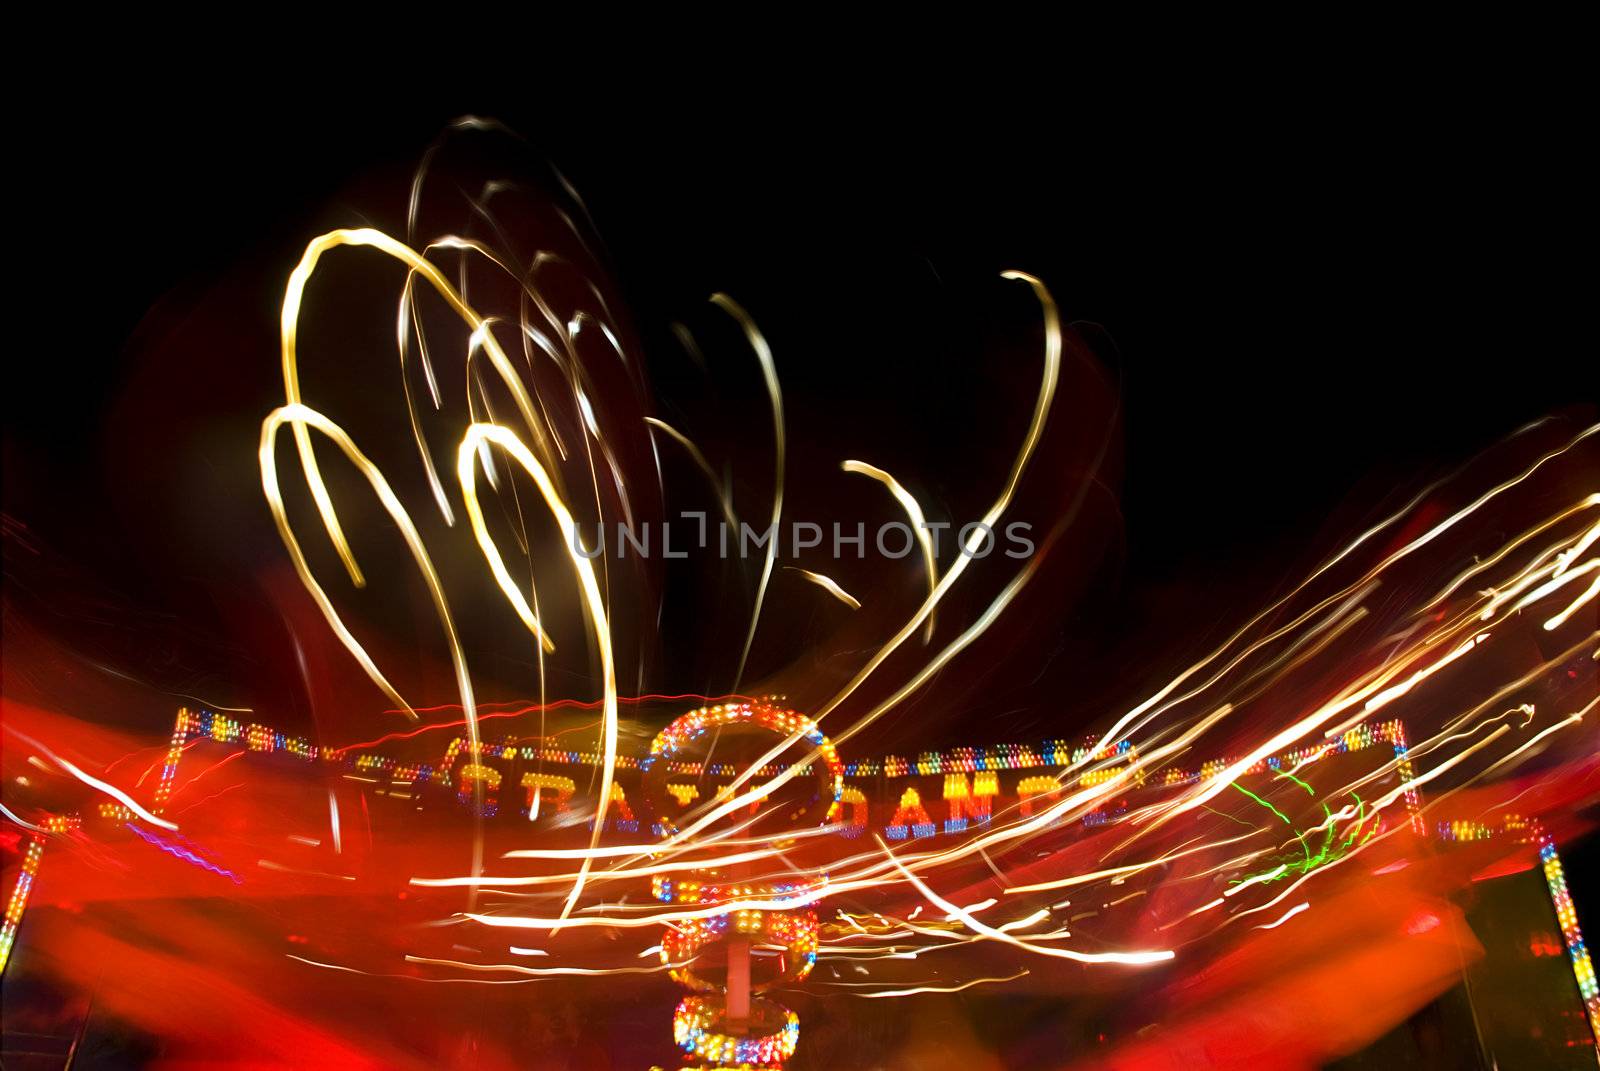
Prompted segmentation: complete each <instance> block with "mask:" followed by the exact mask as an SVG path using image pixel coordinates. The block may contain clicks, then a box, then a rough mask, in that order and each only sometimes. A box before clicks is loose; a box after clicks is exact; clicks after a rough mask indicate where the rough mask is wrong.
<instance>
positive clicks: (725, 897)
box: [650, 871, 828, 906]
mask: <svg viewBox="0 0 1600 1071" xmlns="http://www.w3.org/2000/svg"><path fill="white" fill-rule="evenodd" d="M702 873H703V874H704V875H705V876H704V877H700V876H696V877H689V878H669V877H663V876H661V875H660V874H657V875H656V876H654V877H652V878H651V879H650V894H651V895H652V896H654V897H655V898H656V899H657V900H660V901H661V902H662V903H664V904H691V905H705V906H715V905H718V904H728V905H737V904H740V903H751V902H756V903H783V902H784V901H786V900H800V901H805V902H809V901H810V900H811V899H812V898H813V897H815V896H816V895H817V894H818V893H820V892H821V891H822V890H823V889H824V888H826V887H827V884H828V875H827V874H818V875H817V876H816V877H813V878H810V879H807V880H797V881H742V882H741V881H721V880H718V878H717V876H716V872H715V871H706V872H702Z"/></svg>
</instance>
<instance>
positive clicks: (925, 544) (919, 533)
mask: <svg viewBox="0 0 1600 1071" xmlns="http://www.w3.org/2000/svg"><path fill="white" fill-rule="evenodd" d="M839 467H840V468H841V469H843V470H844V471H845V472H854V473H858V474H860V475H862V476H866V477H869V478H871V479H874V480H877V481H878V482H879V483H881V484H883V486H884V487H886V488H888V489H889V493H890V494H891V495H893V496H894V498H895V501H896V502H898V503H900V508H901V509H903V510H905V511H906V516H907V517H908V518H909V519H910V521H911V531H912V532H913V533H914V534H915V535H916V538H917V542H918V543H919V544H920V545H921V547H922V565H923V568H924V569H925V570H927V573H928V595H929V597H930V598H931V597H932V596H933V594H934V592H935V591H937V590H938V588H939V563H938V561H936V560H935V559H934V556H933V535H932V533H931V532H930V531H929V530H928V526H927V518H926V517H925V516H923V513H922V506H921V504H920V503H918V502H917V500H916V499H915V498H913V497H912V495H911V492H910V491H907V490H906V489H905V488H904V487H902V486H901V485H900V481H899V480H896V479H895V478H894V477H893V476H891V475H889V474H888V473H887V472H885V471H883V470H882V469H880V468H878V467H877V466H876V465H869V464H867V463H866V462H865V461H846V462H844V463H843V464H841V465H840V466H839ZM936 613H937V611H936V610H929V611H928V626H927V628H926V629H924V630H923V633H922V643H923V646H927V645H928V644H929V643H931V642H933V625H934V615H935V614H936Z"/></svg>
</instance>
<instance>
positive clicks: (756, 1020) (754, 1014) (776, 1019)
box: [672, 997, 800, 1068]
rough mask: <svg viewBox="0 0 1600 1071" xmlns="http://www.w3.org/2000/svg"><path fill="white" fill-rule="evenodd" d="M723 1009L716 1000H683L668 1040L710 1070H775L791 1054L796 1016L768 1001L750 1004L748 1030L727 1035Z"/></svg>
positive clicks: (797, 1036)
mask: <svg viewBox="0 0 1600 1071" xmlns="http://www.w3.org/2000/svg"><path fill="white" fill-rule="evenodd" d="M726 1016H727V1009H726V1007H725V1006H724V1005H723V1003H722V1001H721V999H719V998H716V997H684V998H683V999H682V1000H681V1001H679V1002H678V1007H677V1010H675V1011H674V1012H673V1013H672V1038H673V1040H674V1041H676V1042H677V1043H678V1048H680V1049H682V1050H683V1051H684V1052H685V1053H687V1054H689V1055H690V1056H693V1057H696V1058H697V1059H700V1060H704V1061H706V1064H707V1065H709V1066H711V1067H740V1066H747V1067H756V1068H775V1067H780V1066H782V1064H783V1062H784V1061H785V1060H787V1059H788V1058H789V1057H791V1056H793V1055H794V1050H795V1046H796V1045H797V1044H798V1043H799V1041H800V1017H799V1016H798V1015H796V1014H795V1013H794V1012H792V1011H790V1010H789V1009H788V1008H785V1007H784V1006H783V1005H781V1004H775V1003H773V1002H772V1001H770V1000H760V999H757V1000H753V1001H751V1002H750V1020H749V1023H748V1026H749V1028H750V1030H751V1032H750V1033H746V1034H742V1035H741V1034H731V1033H728V1032H727V1023H726Z"/></svg>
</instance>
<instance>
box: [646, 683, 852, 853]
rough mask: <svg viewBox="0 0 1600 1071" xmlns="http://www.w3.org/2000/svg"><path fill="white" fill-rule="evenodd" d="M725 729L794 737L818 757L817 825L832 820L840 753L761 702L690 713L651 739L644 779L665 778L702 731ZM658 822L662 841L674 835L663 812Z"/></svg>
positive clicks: (811, 728)
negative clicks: (821, 805) (822, 805)
mask: <svg viewBox="0 0 1600 1071" xmlns="http://www.w3.org/2000/svg"><path fill="white" fill-rule="evenodd" d="M725 725H756V726H760V727H761V728H764V729H770V730H772V731H773V732H775V733H778V734H780V735H782V736H784V737H789V736H793V735H795V734H796V733H799V734H800V735H801V736H802V737H803V738H804V739H805V740H806V741H807V742H809V743H810V744H811V745H812V746H813V747H814V748H815V749H816V750H817V752H818V753H819V754H820V755H821V760H822V762H821V765H820V766H819V765H818V764H816V763H812V767H813V769H815V770H816V771H817V777H818V781H819V783H820V788H819V790H818V793H817V797H816V798H817V799H819V800H823V799H825V800H827V801H828V809H827V812H826V813H825V814H824V815H823V818H822V821H821V822H820V823H818V824H819V825H827V824H828V823H829V822H831V821H833V820H834V818H835V817H836V816H837V815H838V813H839V809H840V806H841V804H840V798H841V797H842V796H843V795H844V763H843V762H842V761H840V759H839V752H838V751H837V750H836V749H835V748H834V746H833V741H831V740H829V739H828V738H827V737H826V736H824V735H823V733H822V730H821V729H818V728H817V723H816V722H814V721H812V720H811V719H810V718H808V717H806V716H805V715H803V714H800V713H798V712H796V711H793V710H786V709H784V708H782V707H778V706H775V705H773V704H772V703H770V702H768V701H767V700H764V699H763V700H757V701H754V702H748V703H719V704H717V705H715V706H709V707H700V708H699V709H698V710H691V711H689V712H688V713H687V714H684V715H682V716H681V717H679V718H677V719H676V720H675V721H673V722H672V724H670V725H668V726H667V727H666V728H665V729H662V730H661V731H660V732H659V733H657V734H656V737H655V739H654V740H652V741H650V754H649V755H648V756H646V757H645V758H644V759H642V760H640V762H639V769H640V770H641V771H642V772H643V773H644V775H645V777H646V778H647V779H648V778H650V777H651V775H652V772H653V771H654V772H655V775H656V776H658V777H665V776H666V773H667V769H668V766H669V765H670V760H672V759H673V758H674V757H675V756H676V755H677V754H678V752H680V751H682V750H683V749H684V748H685V747H686V746H688V745H689V744H690V743H692V742H693V741H694V740H696V739H698V738H699V737H700V736H702V735H703V734H704V733H705V732H706V731H707V730H709V729H715V728H719V727H721V726H725ZM645 798H646V799H647V800H649V801H650V802H651V805H652V806H653V807H654V806H655V800H654V794H653V793H652V792H651V791H649V790H648V788H647V790H646V792H645ZM658 810H662V809H660V808H658ZM796 813H797V814H799V813H803V811H802V812H796ZM657 817H658V821H657V823H656V824H657V825H658V826H659V828H660V830H661V832H662V834H663V835H664V836H671V835H673V834H675V833H677V832H678V827H677V824H676V823H674V822H673V821H672V819H671V818H669V817H667V815H666V814H665V813H664V810H662V813H660V814H659V815H658V816H657Z"/></svg>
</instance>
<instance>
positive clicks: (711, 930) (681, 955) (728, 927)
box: [661, 910, 818, 993]
mask: <svg viewBox="0 0 1600 1071" xmlns="http://www.w3.org/2000/svg"><path fill="white" fill-rule="evenodd" d="M736 937H743V938H747V939H750V940H753V941H759V942H764V943H769V944H775V945H778V946H780V947H781V948H783V950H784V952H785V955H784V957H783V969H782V970H780V971H776V972H775V973H774V974H773V976H772V977H771V978H767V979H764V980H762V981H760V982H753V983H752V984H751V986H750V991H751V992H753V993H765V992H766V991H767V990H769V989H771V988H773V987H774V986H779V985H785V984H789V983H794V982H800V981H803V980H804V979H805V978H806V976H807V975H809V974H810V973H811V969H812V968H813V967H815V966H816V965H817V943H818V926H817V913H816V912H815V911H811V910H804V911H739V910H735V911H731V912H729V913H728V914H726V915H717V916H715V917H713V918H708V919H689V920H688V921H686V922H684V923H681V924H679V925H677V926H669V927H668V928H667V931H666V933H664V934H663V935H662V937H661V962H662V963H678V964H682V966H678V967H674V968H672V969H671V970H670V971H668V974H669V975H670V977H671V978H672V980H673V981H675V982H677V983H678V984H679V985H681V986H683V987H684V988H685V989H693V990H696V991H697V992H701V993H720V992H722V991H724V990H725V989H726V986H724V985H723V984H722V983H721V982H717V981H713V980H712V979H709V978H704V977H701V976H700V975H699V974H697V973H696V972H695V969H694V963H693V961H694V959H695V957H696V956H698V955H699V954H700V952H701V950H702V949H704V948H706V947H707V946H708V945H714V944H717V943H719V942H722V941H726V940H730V939H733V938H736ZM769 962H770V961H769Z"/></svg>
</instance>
